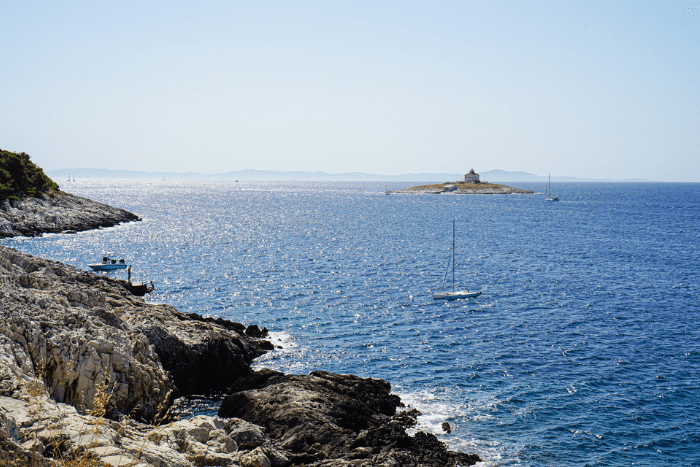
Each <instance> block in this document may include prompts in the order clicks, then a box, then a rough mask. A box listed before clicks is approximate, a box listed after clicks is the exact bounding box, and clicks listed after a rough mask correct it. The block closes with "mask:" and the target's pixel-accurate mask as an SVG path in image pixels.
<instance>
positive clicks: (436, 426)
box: [398, 390, 520, 467]
mask: <svg viewBox="0 0 700 467" xmlns="http://www.w3.org/2000/svg"><path fill="white" fill-rule="evenodd" d="M398 395H399V396H400V397H401V400H402V401H403V403H404V404H405V405H406V407H405V408H404V409H403V410H411V409H414V408H415V409H418V411H419V412H420V413H421V415H419V416H418V419H417V422H418V423H417V424H416V426H414V427H412V428H410V429H408V430H407V432H408V434H409V435H411V436H413V435H415V434H416V433H417V432H419V431H422V432H425V433H432V434H434V435H435V436H437V437H438V438H439V439H440V440H441V441H443V442H444V443H445V444H447V446H448V447H449V449H451V450H454V451H458V452H467V453H476V454H478V455H479V456H480V457H481V458H482V459H483V462H479V463H478V464H476V465H477V467H487V466H504V465H508V466H517V465H520V462H519V461H518V460H516V459H514V458H513V456H512V455H511V454H507V453H506V447H505V446H503V445H501V444H500V443H499V442H497V441H493V440H490V439H488V440H487V439H478V438H476V437H475V436H474V435H473V433H470V432H469V429H468V425H469V424H470V423H478V422H479V421H481V420H485V419H488V418H492V417H493V416H492V415H491V414H490V413H489V412H491V411H492V410H493V408H494V407H495V406H497V405H498V404H499V403H500V401H498V400H497V399H495V398H492V397H488V398H485V399H483V400H481V401H473V402H472V403H470V404H468V405H463V404H457V403H454V402H451V401H450V400H449V399H450V398H449V392H445V393H444V394H442V393H435V392H432V391H427V390H424V391H416V392H410V393H398ZM445 422H447V423H449V425H450V433H446V432H445V430H444V428H443V423H445Z"/></svg>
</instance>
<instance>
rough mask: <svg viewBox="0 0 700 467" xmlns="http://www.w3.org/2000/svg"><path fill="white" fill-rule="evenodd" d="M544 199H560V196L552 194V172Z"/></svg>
mask: <svg viewBox="0 0 700 467" xmlns="http://www.w3.org/2000/svg"><path fill="white" fill-rule="evenodd" d="M544 200H545V201H559V197H558V196H554V195H553V194H552V174H549V178H548V179H547V189H546V190H545V192H544Z"/></svg>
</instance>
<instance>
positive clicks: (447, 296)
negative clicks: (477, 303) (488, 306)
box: [433, 220, 481, 300]
mask: <svg viewBox="0 0 700 467" xmlns="http://www.w3.org/2000/svg"><path fill="white" fill-rule="evenodd" d="M479 295H481V292H469V291H468V290H460V291H455V221H454V220H452V292H442V293H440V292H438V293H434V294H433V300H457V299H460V298H470V297H478V296H479Z"/></svg>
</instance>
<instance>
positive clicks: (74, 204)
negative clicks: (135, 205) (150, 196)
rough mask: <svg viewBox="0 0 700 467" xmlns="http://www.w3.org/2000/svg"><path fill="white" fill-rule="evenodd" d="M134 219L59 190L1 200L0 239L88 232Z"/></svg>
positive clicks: (125, 212) (120, 210)
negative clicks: (31, 196) (30, 196)
mask: <svg viewBox="0 0 700 467" xmlns="http://www.w3.org/2000/svg"><path fill="white" fill-rule="evenodd" d="M137 220H140V219H139V217H138V216H136V215H135V214H132V213H130V212H129V211H125V210H124V209H119V208H114V207H112V206H108V205H106V204H103V203H98V202H97V201H92V200H90V199H87V198H82V197H80V196H76V195H73V194H70V193H64V192H62V191H55V192H50V193H41V194H39V195H37V196H36V197H33V198H22V199H5V200H2V201H0V238H5V237H15V236H26V237H34V236H37V235H41V234H43V233H58V232H65V231H83V230H91V229H97V228H100V227H111V226H114V225H117V224H120V223H122V222H131V221H137Z"/></svg>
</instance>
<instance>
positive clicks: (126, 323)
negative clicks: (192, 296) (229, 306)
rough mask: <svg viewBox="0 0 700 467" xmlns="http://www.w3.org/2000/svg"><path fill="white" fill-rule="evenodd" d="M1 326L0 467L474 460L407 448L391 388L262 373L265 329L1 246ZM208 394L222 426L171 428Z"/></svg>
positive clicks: (419, 437) (422, 445)
mask: <svg viewBox="0 0 700 467" xmlns="http://www.w3.org/2000/svg"><path fill="white" fill-rule="evenodd" d="M15 209H16V208H15ZM13 225H17V224H13ZM15 230H16V229H15ZM0 316H1V317H2V323H3V326H2V328H0V465H2V466H27V465H34V466H53V465H81V466H82V465H86V466H87V465H95V466H97V465H110V466H123V467H126V466H139V467H147V466H182V467H191V466H245V467H263V466H269V467H286V466H292V465H310V466H317V467H321V466H324V467H331V466H357V467H359V466H370V465H372V466H376V465H396V466H399V465H400V466H435V467H438V466H440V467H442V466H456V465H462V466H463V465H472V464H474V463H475V462H477V461H479V460H480V459H479V457H478V456H476V455H469V454H464V453H457V452H452V451H449V450H448V449H447V448H446V446H445V445H444V444H443V443H442V442H440V441H439V440H438V439H437V438H436V437H435V436H434V435H432V434H425V433H420V432H419V433H417V434H416V435H415V436H409V435H408V434H407V433H406V428H408V427H410V426H412V425H414V424H415V417H416V415H417V413H416V412H415V411H407V410H405V409H403V408H402V404H401V401H400V399H399V397H398V396H396V395H393V394H391V386H390V384H389V383H387V382H386V381H382V380H379V379H373V378H360V377H357V376H352V375H339V374H332V373H327V372H321V371H315V372H312V373H311V374H310V375H284V374H282V373H280V372H276V371H272V370H261V371H258V372H255V371H253V370H252V369H251V363H252V361H253V359H254V358H256V357H258V356H260V355H262V354H263V353H264V352H266V351H269V350H272V349H273V346H272V344H271V343H270V341H269V340H268V339H266V335H267V330H266V329H264V328H263V329H260V328H259V327H258V326H256V325H249V326H245V325H243V324H239V323H234V322H231V321H226V320H223V319H215V318H205V317H201V316H199V315H197V314H186V313H182V312H179V311H177V310H176V309H175V308H173V307H171V306H168V305H155V304H149V303H146V302H145V301H144V300H143V299H142V298H140V297H135V296H133V295H131V294H130V293H129V291H128V290H127V289H125V288H124V287H123V286H122V285H121V284H120V283H119V282H118V281H115V280H112V279H109V278H107V277H103V276H100V275H97V274H92V273H88V272H85V271H81V270H78V269H76V268H73V267H71V266H68V265H64V264H61V263H58V262H55V261H50V260H46V259H41V258H36V257H33V256H31V255H28V254H23V253H21V252H19V251H17V250H14V249H11V248H7V247H2V246H0ZM213 393H225V397H224V399H223V401H222V403H221V407H220V409H219V412H218V416H204V415H198V416H195V417H191V418H183V419H181V420H175V419H174V417H173V416H172V412H171V410H170V409H171V408H172V403H173V400H174V399H175V398H176V397H182V396H188V395H207V394H213ZM71 462H74V463H71ZM78 462H84V463H78Z"/></svg>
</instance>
